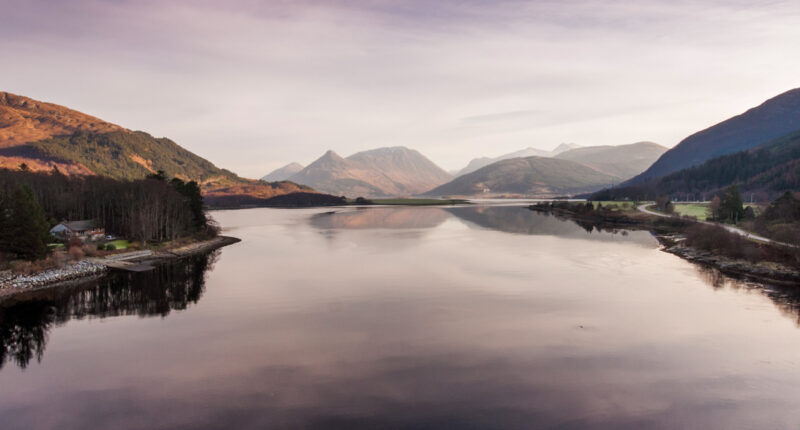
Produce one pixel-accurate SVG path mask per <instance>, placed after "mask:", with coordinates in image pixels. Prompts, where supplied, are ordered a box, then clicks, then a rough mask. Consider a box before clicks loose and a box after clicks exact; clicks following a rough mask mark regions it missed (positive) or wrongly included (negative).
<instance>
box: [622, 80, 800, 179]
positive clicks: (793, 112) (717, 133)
mask: <svg viewBox="0 0 800 430" xmlns="http://www.w3.org/2000/svg"><path fill="white" fill-rule="evenodd" d="M798 129H800V88H796V89H793V90H790V91H787V92H785V93H783V94H780V95H778V96H776V97H773V98H771V99H769V100H767V101H765V102H764V103H762V104H761V105H760V106H757V107H754V108H752V109H750V110H748V111H747V112H744V113H742V114H741V115H737V116H735V117H733V118H730V119H728V120H726V121H723V122H721V123H719V124H717V125H714V126H713V127H710V128H707V129H705V130H702V131H699V132H697V133H695V134H693V135H691V136H689V137H687V138H686V139H684V140H682V141H681V142H680V143H679V144H678V145H677V146H675V147H674V148H672V149H670V150H669V151H667V152H666V153H664V155H662V156H661V158H659V159H658V161H656V162H655V163H654V164H653V165H652V166H650V168H649V169H647V170H646V171H645V172H643V173H642V174H641V175H639V176H637V177H635V178H633V179H632V180H631V181H630V182H629V184H638V183H642V182H644V181H645V180H648V179H653V178H658V177H661V176H665V175H668V174H670V173H672V172H676V171H678V170H681V169H685V168H688V167H692V166H697V165H700V164H702V163H703V162H705V161H708V160H710V159H712V158H716V157H719V156H722V155H726V154H732V153H734V152H739V151H743V150H746V149H750V148H754V147H756V146H759V145H761V144H764V143H766V142H768V141H770V140H772V139H776V138H778V137H780V136H783V135H785V134H787V133H790V132H792V131H794V130H798Z"/></svg>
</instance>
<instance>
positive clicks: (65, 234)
mask: <svg viewBox="0 0 800 430" xmlns="http://www.w3.org/2000/svg"><path fill="white" fill-rule="evenodd" d="M50 234H51V235H52V236H53V237H54V238H56V239H61V240H64V241H68V240H70V239H73V238H79V239H82V240H83V241H84V242H87V241H94V240H100V239H103V238H104V237H105V235H106V230H105V228H103V227H99V226H97V225H96V223H95V222H94V221H93V220H90V219H87V220H78V221H62V222H60V223H58V224H56V225H55V226H54V227H53V228H51V229H50Z"/></svg>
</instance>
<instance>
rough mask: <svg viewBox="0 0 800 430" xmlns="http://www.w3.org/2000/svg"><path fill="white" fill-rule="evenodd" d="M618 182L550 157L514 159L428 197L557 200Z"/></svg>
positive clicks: (487, 167)
mask: <svg viewBox="0 0 800 430" xmlns="http://www.w3.org/2000/svg"><path fill="white" fill-rule="evenodd" d="M616 180H617V178H616V177H614V176H611V175H608V174H605V173H602V172H599V171H597V170H595V169H592V168H591V167H588V166H584V165H582V164H579V163H576V162H574V161H569V160H560V159H557V158H546V157H526V158H512V159H510V160H501V161H498V162H496V163H493V164H491V165H489V166H486V167H483V168H481V169H478V170H476V171H475V172H472V173H468V174H466V175H463V176H459V177H457V178H456V179H454V180H453V181H451V182H449V183H447V184H444V185H442V186H439V187H437V188H435V189H433V190H431V191H428V192H427V193H425V194H426V195H430V196H443V195H458V196H480V195H484V196H490V195H497V194H522V195H529V196H555V195H561V194H571V193H579V192H588V191H591V190H597V189H599V188H602V187H603V186H608V185H609V184H611V183H612V182H614V181H616Z"/></svg>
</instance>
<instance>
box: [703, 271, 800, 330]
mask: <svg viewBox="0 0 800 430" xmlns="http://www.w3.org/2000/svg"><path fill="white" fill-rule="evenodd" d="M694 266H695V268H696V269H697V271H698V273H700V276H701V277H702V278H703V280H704V281H706V282H707V283H708V284H709V285H710V286H711V287H712V288H714V289H722V288H730V289H732V290H756V291H758V292H760V293H761V294H764V295H765V296H767V297H769V299H770V300H772V303H773V304H774V305H775V307H777V308H778V310H780V312H781V313H782V314H784V315H785V316H787V317H789V318H791V319H793V320H794V321H795V324H796V325H797V326H798V327H800V290H798V289H797V287H794V286H786V287H782V286H772V285H762V284H758V283H753V282H748V281H744V280H741V279H736V278H733V277H730V276H728V275H725V274H724V273H722V272H721V271H719V270H718V269H716V268H713V267H710V266H705V265H702V264H694Z"/></svg>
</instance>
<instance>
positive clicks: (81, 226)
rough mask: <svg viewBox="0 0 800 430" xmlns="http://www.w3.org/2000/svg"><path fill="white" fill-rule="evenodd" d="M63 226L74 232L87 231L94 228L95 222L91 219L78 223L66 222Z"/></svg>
mask: <svg viewBox="0 0 800 430" xmlns="http://www.w3.org/2000/svg"><path fill="white" fill-rule="evenodd" d="M62 224H64V225H65V226H67V227H68V228H69V229H70V230H72V231H86V230H91V229H92V228H94V221H92V220H90V219H84V220H78V221H64V222H62Z"/></svg>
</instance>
